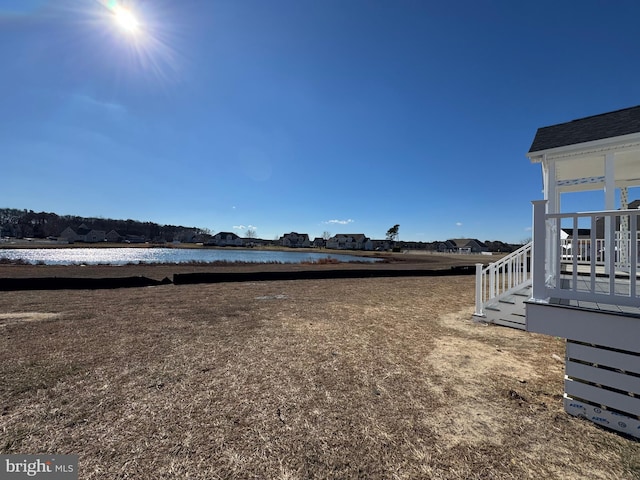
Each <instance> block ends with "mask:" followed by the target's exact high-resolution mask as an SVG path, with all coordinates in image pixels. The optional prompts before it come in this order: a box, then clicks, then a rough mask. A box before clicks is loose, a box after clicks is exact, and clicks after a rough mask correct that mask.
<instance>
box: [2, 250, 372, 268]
mask: <svg viewBox="0 0 640 480" xmlns="http://www.w3.org/2000/svg"><path fill="white" fill-rule="evenodd" d="M3 258H6V259H8V260H10V261H16V260H22V261H25V262H27V263H31V264H45V265H79V264H84V265H126V264H131V263H134V264H135V263H191V262H202V263H211V262H219V261H223V262H225V261H226V262H251V263H303V262H317V261H321V260H323V259H327V258H332V259H336V260H337V261H339V262H366V263H373V262H377V261H378V259H376V258H370V257H359V256H356V255H347V254H337V255H336V254H328V253H316V252H307V251H305V252H284V251H270V250H246V249H233V250H219V249H198V248H130V247H124V248H19V249H0V259H3Z"/></svg>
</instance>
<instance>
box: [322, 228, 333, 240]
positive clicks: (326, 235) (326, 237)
mask: <svg viewBox="0 0 640 480" xmlns="http://www.w3.org/2000/svg"><path fill="white" fill-rule="evenodd" d="M330 238H331V232H327V231H326V230H325V231H324V232H322V239H323V240H329V239H330Z"/></svg>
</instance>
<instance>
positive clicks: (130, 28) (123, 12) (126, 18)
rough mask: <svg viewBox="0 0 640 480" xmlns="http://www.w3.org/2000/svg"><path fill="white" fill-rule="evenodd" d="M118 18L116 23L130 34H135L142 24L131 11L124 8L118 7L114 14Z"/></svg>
mask: <svg viewBox="0 0 640 480" xmlns="http://www.w3.org/2000/svg"><path fill="white" fill-rule="evenodd" d="M113 13H114V14H115V16H116V23H117V24H118V25H119V26H120V28H122V29H123V30H125V31H127V32H129V33H135V32H136V31H137V30H138V28H139V27H140V23H139V22H138V19H137V18H136V17H135V15H134V14H133V13H132V12H131V10H129V9H127V8H124V7H116V8H115V10H114V12H113Z"/></svg>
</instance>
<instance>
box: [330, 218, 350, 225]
mask: <svg viewBox="0 0 640 480" xmlns="http://www.w3.org/2000/svg"><path fill="white" fill-rule="evenodd" d="M353 222H355V220H353V219H351V218H349V219H347V220H327V221H326V222H322V223H326V224H327V225H329V224H331V223H333V224H338V225H348V224H350V223H353Z"/></svg>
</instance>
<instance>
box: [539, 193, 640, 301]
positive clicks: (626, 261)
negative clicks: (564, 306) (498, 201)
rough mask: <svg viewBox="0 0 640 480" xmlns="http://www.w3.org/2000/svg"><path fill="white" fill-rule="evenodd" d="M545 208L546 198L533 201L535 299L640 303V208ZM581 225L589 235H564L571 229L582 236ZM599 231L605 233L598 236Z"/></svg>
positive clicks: (574, 233)
mask: <svg viewBox="0 0 640 480" xmlns="http://www.w3.org/2000/svg"><path fill="white" fill-rule="evenodd" d="M545 208H546V201H544V200H539V201H535V202H533V262H534V267H533V300H535V301H540V302H546V301H548V300H549V299H550V298H556V299H563V300H577V301H585V302H599V303H606V304H610V305H620V306H632V307H637V306H640V296H639V294H640V288H639V281H640V279H639V278H638V273H640V265H639V264H638V260H639V257H640V255H639V253H640V232H638V222H639V217H640V211H639V210H611V211H600V212H582V213H557V214H546V213H545ZM585 224H586V226H585ZM579 225H581V226H580V228H589V230H590V238H588V239H578V240H577V241H576V242H573V241H572V239H561V238H560V232H561V229H562V228H564V229H565V230H566V229H567V228H569V229H571V231H572V233H573V234H572V237H573V238H575V239H577V238H578V233H579ZM621 226H622V227H621ZM600 232H602V233H601V236H603V237H604V238H596V235H597V233H600ZM569 244H570V245H569ZM593 245H595V248H592V246H593ZM568 247H569V248H568Z"/></svg>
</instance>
